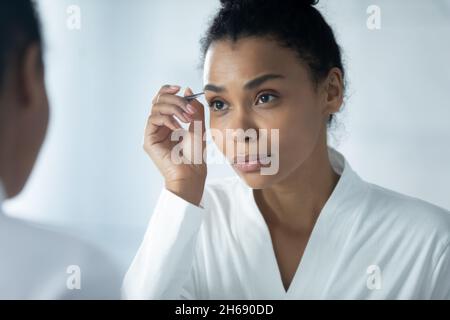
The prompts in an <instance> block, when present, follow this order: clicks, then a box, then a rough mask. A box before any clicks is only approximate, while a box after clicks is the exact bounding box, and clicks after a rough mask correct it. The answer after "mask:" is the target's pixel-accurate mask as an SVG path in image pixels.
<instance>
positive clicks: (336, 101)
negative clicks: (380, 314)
mask: <svg viewBox="0 0 450 320" xmlns="http://www.w3.org/2000/svg"><path fill="white" fill-rule="evenodd" d="M323 84H324V86H323V88H324V106H325V108H324V110H323V112H324V116H326V119H328V118H329V115H330V114H334V113H337V112H339V110H340V108H341V106H342V103H343V101H344V77H343V74H342V71H341V70H340V69H339V68H332V69H331V70H330V72H329V73H328V76H327V78H326V79H325V81H324V82H323Z"/></svg>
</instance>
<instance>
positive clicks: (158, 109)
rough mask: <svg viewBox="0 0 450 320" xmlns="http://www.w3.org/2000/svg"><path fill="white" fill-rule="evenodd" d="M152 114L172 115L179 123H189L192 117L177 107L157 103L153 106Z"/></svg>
mask: <svg viewBox="0 0 450 320" xmlns="http://www.w3.org/2000/svg"><path fill="white" fill-rule="evenodd" d="M152 113H161V114H165V115H174V116H176V117H177V118H178V119H179V120H180V121H183V122H185V123H189V122H191V121H192V120H193V119H192V116H191V115H189V114H187V113H186V112H184V111H183V109H181V108H180V107H179V106H177V105H173V104H167V103H157V104H155V105H153V108H152Z"/></svg>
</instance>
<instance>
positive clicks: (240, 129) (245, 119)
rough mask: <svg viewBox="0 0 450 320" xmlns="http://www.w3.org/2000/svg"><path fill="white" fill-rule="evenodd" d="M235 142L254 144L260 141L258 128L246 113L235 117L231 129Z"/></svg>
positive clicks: (240, 113)
mask: <svg viewBox="0 0 450 320" xmlns="http://www.w3.org/2000/svg"><path fill="white" fill-rule="evenodd" d="M228 128H230V129H231V130H232V132H231V137H232V139H233V140H234V141H236V142H237V141H241V142H253V140H255V141H256V140H257V139H258V126H257V125H256V123H255V122H254V121H253V119H252V118H251V115H250V114H247V113H246V112H242V111H241V112H238V113H236V114H235V115H234V117H233V119H232V121H231V123H230V124H229V127H228Z"/></svg>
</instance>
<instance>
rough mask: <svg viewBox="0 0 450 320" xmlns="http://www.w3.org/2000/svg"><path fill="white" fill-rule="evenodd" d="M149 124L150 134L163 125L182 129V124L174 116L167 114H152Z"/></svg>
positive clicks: (172, 128)
mask: <svg viewBox="0 0 450 320" xmlns="http://www.w3.org/2000/svg"><path fill="white" fill-rule="evenodd" d="M148 124H149V125H150V128H149V132H148V133H149V134H153V133H155V132H156V131H157V130H158V128H157V127H161V126H166V127H167V128H169V129H171V130H173V131H175V130H178V129H181V125H180V124H179V123H178V121H176V120H175V119H174V118H173V117H172V116H170V115H165V114H152V115H151V116H150V118H149V121H148ZM155 127H156V128H155Z"/></svg>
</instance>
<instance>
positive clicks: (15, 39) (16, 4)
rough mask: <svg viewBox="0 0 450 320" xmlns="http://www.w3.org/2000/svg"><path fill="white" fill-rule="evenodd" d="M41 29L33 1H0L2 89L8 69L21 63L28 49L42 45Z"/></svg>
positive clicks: (0, 76)
mask: <svg viewBox="0 0 450 320" xmlns="http://www.w3.org/2000/svg"><path fill="white" fill-rule="evenodd" d="M41 42H42V39H41V28H40V24H39V20H38V17H37V14H36V11H35V7H34V2H33V1H31V0H14V1H4V0H1V1H0V88H1V87H2V84H3V80H4V76H5V72H6V70H7V67H8V66H10V65H11V64H13V63H20V61H21V60H22V55H23V54H24V52H25V50H26V48H27V47H28V46H29V45H30V44H32V43H37V44H39V45H41Z"/></svg>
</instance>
